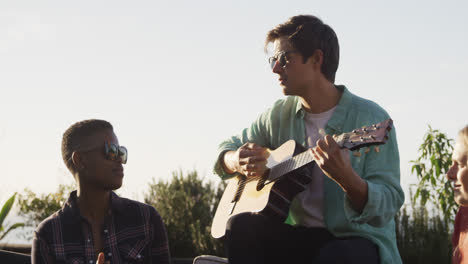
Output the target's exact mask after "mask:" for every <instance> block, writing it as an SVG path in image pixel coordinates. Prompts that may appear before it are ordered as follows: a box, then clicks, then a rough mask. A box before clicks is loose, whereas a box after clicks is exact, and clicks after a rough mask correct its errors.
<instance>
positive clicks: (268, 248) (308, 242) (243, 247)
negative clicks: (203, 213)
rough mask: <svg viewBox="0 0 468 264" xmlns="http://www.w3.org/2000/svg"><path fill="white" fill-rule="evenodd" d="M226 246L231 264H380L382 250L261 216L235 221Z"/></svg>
mask: <svg viewBox="0 0 468 264" xmlns="http://www.w3.org/2000/svg"><path fill="white" fill-rule="evenodd" d="M225 243H226V247H225V248H226V251H227V252H226V253H227V256H228V258H229V263H230V264H236V263H242V264H250V263H256V264H260V263H269V264H270V263H283V264H284V263H308V264H310V263H314V264H325V263H348V264H352V263H360V264H371V263H375V264H377V263H379V252H378V247H377V246H376V245H375V244H374V243H372V242H371V241H369V240H367V239H365V238H361V237H347V238H337V237H335V236H333V234H331V233H330V232H329V231H328V230H326V229H325V228H306V227H293V226H291V225H288V224H284V223H280V222H277V221H274V220H271V219H269V218H267V217H264V216H261V215H257V214H249V213H246V214H240V215H237V216H234V217H232V218H231V219H230V221H229V223H228V227H227V230H226V240H225Z"/></svg>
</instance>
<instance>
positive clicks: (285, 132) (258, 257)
mask: <svg viewBox="0 0 468 264" xmlns="http://www.w3.org/2000/svg"><path fill="white" fill-rule="evenodd" d="M266 43H267V46H268V45H269V44H273V50H274V51H273V52H274V55H273V56H272V57H271V58H270V60H269V62H270V65H271V68H272V71H273V73H275V74H276V75H277V77H278V81H279V84H280V86H281V87H282V90H283V93H284V95H286V96H287V97H286V98H284V99H280V100H278V101H277V102H276V103H275V104H274V105H273V107H271V108H270V109H268V110H266V111H265V112H263V113H262V114H261V115H260V117H259V118H258V119H257V120H255V121H254V122H253V123H252V124H251V125H250V126H249V127H247V128H246V129H244V130H243V131H242V133H241V134H240V135H238V136H233V137H231V138H230V139H227V140H226V141H224V142H222V143H221V145H220V148H219V156H218V159H217V162H216V165H215V172H216V173H217V174H218V175H220V176H221V177H222V178H223V179H228V178H231V177H236V176H238V175H239V174H243V175H245V176H246V177H256V176H257V175H258V176H262V175H263V172H264V171H265V170H266V168H265V163H266V161H265V159H266V155H265V153H266V149H267V148H268V149H276V148H278V147H280V146H281V145H282V144H283V143H284V142H286V141H288V140H290V139H294V140H295V141H296V142H297V143H299V144H300V145H302V146H305V147H307V148H310V149H311V151H310V152H311V153H312V154H313V159H314V160H315V161H316V164H317V166H315V167H313V168H312V171H311V173H310V174H308V176H309V177H310V178H312V181H311V182H310V184H308V185H307V186H306V187H305V188H306V189H305V191H303V192H302V193H299V194H298V195H297V196H295V198H294V199H293V201H292V203H291V207H290V208H289V211H288V212H289V215H288V212H287V211H286V212H283V210H281V209H278V208H274V209H272V210H275V211H279V212H281V213H284V214H286V215H288V218H287V220H286V223H285V224H283V223H278V222H274V221H272V220H271V219H270V218H268V217H265V216H263V215H259V214H239V215H236V216H234V217H231V218H230V222H229V223H228V224H227V231H226V235H225V236H226V242H227V243H226V245H227V246H226V248H227V254H228V258H229V263H231V264H235V263H242V264H246V263H255V264H259V263H269V264H271V263H360V264H362V263H401V258H400V255H399V253H398V248H397V244H396V238H395V223H394V220H393V219H394V216H395V213H396V212H398V210H399V209H400V207H401V205H402V203H403V201H404V194H403V191H402V189H401V186H400V162H399V154H398V146H397V140H396V135H395V131H394V129H392V130H391V131H390V132H389V139H388V142H387V143H386V144H385V145H383V146H382V147H381V149H380V151H378V150H377V151H370V152H367V151H365V150H361V152H360V153H356V154H355V155H352V154H351V153H350V152H349V151H347V150H342V149H340V147H339V146H338V144H337V142H336V141H335V139H334V138H333V137H331V136H329V135H332V134H336V135H339V134H341V133H345V132H349V131H351V130H353V129H354V128H359V127H362V126H369V125H371V124H375V123H379V122H381V121H383V120H385V119H388V118H389V115H388V114H387V112H386V111H385V110H384V109H382V108H381V107H380V106H378V105H377V104H376V103H374V102H372V101H370V100H366V99H364V98H361V97H359V96H356V95H354V94H353V93H351V92H350V91H349V90H348V89H347V88H346V87H344V86H343V85H335V83H334V82H335V74H336V71H337V69H338V62H339V45H338V38H337V36H336V34H335V32H334V31H333V29H332V28H331V27H330V26H328V25H326V24H324V23H323V22H322V21H321V20H320V19H318V18H317V17H315V16H303V15H300V16H294V17H292V18H290V19H289V20H288V21H286V22H285V23H283V24H280V25H278V26H277V27H275V28H274V29H272V30H270V31H269V32H268V34H267V39H266ZM240 107H242V106H240ZM324 134H328V135H327V136H325V137H323V136H324ZM377 152H379V153H377ZM361 154H362V155H361ZM239 186H241V185H239ZM240 189H241V188H240ZM290 189H292V188H290ZM277 196H278V197H279V198H278V199H279V200H280V201H286V200H288V198H285V197H284V195H282V194H279V195H277ZM291 259H294V260H291Z"/></svg>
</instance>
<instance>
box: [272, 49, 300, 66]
mask: <svg viewBox="0 0 468 264" xmlns="http://www.w3.org/2000/svg"><path fill="white" fill-rule="evenodd" d="M297 52H299V51H281V52H279V53H278V54H276V55H275V56H273V57H270V58H268V63H270V67H271V69H273V68H274V67H275V64H276V62H278V63H279V66H280V67H284V66H285V65H286V62H287V61H288V58H287V57H286V56H287V55H288V54H290V53H297Z"/></svg>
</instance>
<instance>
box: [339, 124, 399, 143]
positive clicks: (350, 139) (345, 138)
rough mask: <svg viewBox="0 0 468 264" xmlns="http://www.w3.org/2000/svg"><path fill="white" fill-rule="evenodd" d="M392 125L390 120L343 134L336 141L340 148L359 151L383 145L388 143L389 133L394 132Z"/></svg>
mask: <svg viewBox="0 0 468 264" xmlns="http://www.w3.org/2000/svg"><path fill="white" fill-rule="evenodd" d="M392 125H393V120H392V119H390V118H389V119H387V120H385V121H382V122H380V123H378V124H373V125H371V126H367V127H362V128H357V129H354V130H353V131H351V132H349V133H344V134H341V135H339V136H338V137H337V138H336V139H335V140H336V142H337V143H338V144H339V145H340V147H342V148H347V149H349V150H357V149H360V148H363V147H366V146H370V145H382V144H385V142H387V140H388V132H389V131H390V130H392Z"/></svg>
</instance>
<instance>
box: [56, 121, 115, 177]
mask: <svg viewBox="0 0 468 264" xmlns="http://www.w3.org/2000/svg"><path fill="white" fill-rule="evenodd" d="M107 129H110V130H114V128H113V127H112V125H111V123H109V122H107V121H104V120H98V119H89V120H83V121H80V122H77V123H75V124H73V125H71V126H70V127H69V128H68V129H67V130H66V131H65V133H63V137H62V158H63V161H64V162H65V165H66V166H67V168H68V169H69V170H70V171H71V172H72V173H75V172H76V168H75V166H74V164H73V161H72V159H71V157H72V154H73V152H74V151H77V150H79V148H80V147H81V145H82V144H83V143H84V142H85V141H86V140H87V139H89V138H90V137H91V136H93V135H95V134H96V133H97V132H99V131H102V130H107Z"/></svg>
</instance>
